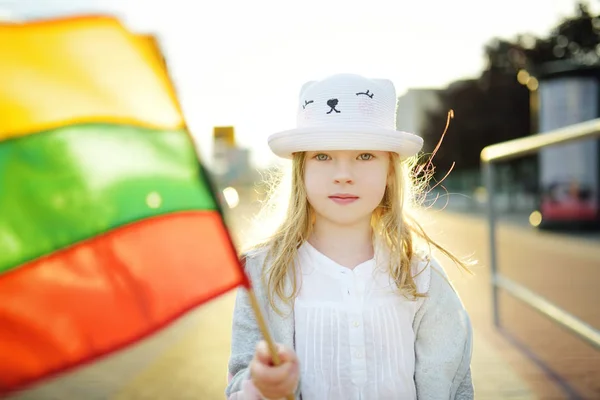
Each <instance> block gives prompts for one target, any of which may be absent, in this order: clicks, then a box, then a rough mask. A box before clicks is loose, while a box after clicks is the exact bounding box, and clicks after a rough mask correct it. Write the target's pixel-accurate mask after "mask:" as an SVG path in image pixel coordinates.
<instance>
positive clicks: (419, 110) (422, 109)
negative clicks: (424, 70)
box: [396, 88, 441, 134]
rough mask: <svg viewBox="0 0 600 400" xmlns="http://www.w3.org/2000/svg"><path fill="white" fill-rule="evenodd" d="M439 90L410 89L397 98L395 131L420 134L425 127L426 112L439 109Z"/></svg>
mask: <svg viewBox="0 0 600 400" xmlns="http://www.w3.org/2000/svg"><path fill="white" fill-rule="evenodd" d="M439 92H440V90H437V89H419V88H412V89H408V91H407V92H406V93H405V94H403V95H402V96H400V97H398V108H397V111H396V129H398V130H401V131H407V132H414V133H416V134H420V133H421V132H422V131H423V128H424V126H425V121H426V118H427V113H428V111H431V110H435V109H437V108H439V107H440V106H441V105H440V102H439V100H438V95H439Z"/></svg>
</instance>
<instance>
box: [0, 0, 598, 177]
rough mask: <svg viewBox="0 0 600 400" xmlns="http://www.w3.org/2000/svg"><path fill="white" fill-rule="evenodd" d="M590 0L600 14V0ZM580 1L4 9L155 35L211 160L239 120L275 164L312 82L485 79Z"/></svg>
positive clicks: (176, 2) (146, 2)
mask: <svg viewBox="0 0 600 400" xmlns="http://www.w3.org/2000/svg"><path fill="white" fill-rule="evenodd" d="M484 5H485V6H484ZM484 7H486V8H485V9H484ZM590 7H591V9H592V10H593V11H594V12H599V10H600V1H593V0H591V1H590ZM575 8H576V2H575V1H574V0H504V1H501V2H499V1H494V2H486V1H481V0H453V1H447V0H418V1H415V0H413V1H408V0H394V1H392V0H368V1H367V0H360V1H355V0H285V1H284V0H279V1H277V0H253V1H248V0H235V1H233V0H219V1H193V0H169V1H163V0H0V19H1V18H2V16H4V18H7V17H12V18H21V19H30V18H38V17H51V16H55V15H69V14H76V13H90V12H102V13H110V14H113V15H116V16H118V17H119V18H121V19H122V20H123V22H124V23H125V24H126V25H127V26H128V27H130V28H131V29H132V30H134V31H138V32H144V33H154V34H156V35H157V36H158V37H159V38H160V41H161V44H162V46H163V49H164V51H165V54H166V57H167V60H168V63H169V66H170V69H171V73H172V75H173V78H174V80H175V84H176V86H177V89H178V92H179V96H180V101H181V103H182V106H183V110H184V112H185V114H186V119H187V121H188V125H189V126H190V129H191V131H192V134H193V135H194V137H195V139H196V142H197V145H198V147H199V149H200V154H201V156H202V157H203V158H204V159H205V161H206V162H207V163H208V164H210V154H211V151H212V128H213V127H214V126H220V125H233V126H234V127H235V129H236V138H237V141H238V143H239V144H240V146H244V147H249V148H251V149H252V152H253V161H254V162H255V163H256V164H257V165H258V166H266V165H267V164H269V163H271V162H272V161H274V160H275V157H274V156H272V155H271V153H270V151H269V148H268V145H267V137H268V136H269V135H270V134H272V133H275V132H278V131H282V130H286V129H290V128H293V127H294V125H295V123H296V103H297V101H298V95H299V90H300V87H301V86H302V84H303V83H304V82H306V81H309V80H318V79H322V78H325V77H327V76H329V75H331V74H335V73H339V72H351V73H358V74H362V75H365V76H368V77H372V78H387V79H391V80H392V81H393V82H394V84H395V85H396V90H397V93H398V95H401V94H402V93H403V92H404V91H406V89H408V88H414V87H427V88H442V87H445V86H446V85H448V84H449V83H451V82H452V81H455V80H458V79H464V78H471V77H477V76H478V75H479V74H480V72H481V71H482V69H483V68H484V59H483V49H484V46H485V44H486V43H487V42H489V40H490V39H492V38H493V37H502V38H513V37H514V36H515V35H516V34H519V33H533V34H537V35H546V34H547V33H548V32H549V31H550V29H551V28H552V27H553V26H554V25H555V24H556V23H558V22H559V21H560V20H561V18H562V17H564V16H567V15H572V14H573V13H574V12H575ZM458 117H459V116H457V118H458Z"/></svg>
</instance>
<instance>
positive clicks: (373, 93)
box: [268, 74, 423, 158]
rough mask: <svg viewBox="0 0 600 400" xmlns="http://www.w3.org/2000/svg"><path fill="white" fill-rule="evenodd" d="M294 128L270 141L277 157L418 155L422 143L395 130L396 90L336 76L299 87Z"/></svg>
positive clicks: (384, 84)
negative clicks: (324, 153) (336, 152)
mask: <svg viewBox="0 0 600 400" xmlns="http://www.w3.org/2000/svg"><path fill="white" fill-rule="evenodd" d="M299 100H300V101H299V104H298V117H297V128H296V129H291V130H287V131H283V132H278V133H275V134H273V135H271V136H269V139H268V141H269V147H270V148H271V151H273V153H275V154H276V155H277V156H279V157H283V158H292V154H293V153H295V152H300V151H327V150H330V151H332V150H371V151H377V150H379V151H390V152H395V153H398V155H399V156H400V157H401V158H407V157H411V156H413V155H415V154H417V153H418V152H419V151H420V150H421V148H422V146H423V139H422V138H421V137H419V136H417V135H415V134H412V133H408V132H401V131H398V130H396V126H395V125H396V101H397V99H396V89H395V87H394V84H393V83H392V82H391V81H389V80H387V79H367V78H364V77H362V76H359V75H353V74H338V75H333V76H331V77H329V78H326V79H323V80H321V81H311V82H307V83H305V84H304V85H303V86H302V90H301V91H300V99H299Z"/></svg>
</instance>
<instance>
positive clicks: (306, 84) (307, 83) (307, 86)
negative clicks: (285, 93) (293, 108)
mask: <svg viewBox="0 0 600 400" xmlns="http://www.w3.org/2000/svg"><path fill="white" fill-rule="evenodd" d="M316 82H317V81H308V82H306V83H305V84H304V85H302V89H300V96H299V97H300V100H302V96H304V92H306V90H307V89H308V88H309V87H311V86H312V85H314V84H315V83H316Z"/></svg>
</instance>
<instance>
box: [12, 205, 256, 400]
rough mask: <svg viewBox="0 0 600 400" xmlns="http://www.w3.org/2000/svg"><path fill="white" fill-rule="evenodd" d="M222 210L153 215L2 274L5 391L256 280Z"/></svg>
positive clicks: (141, 334) (114, 345)
mask: <svg viewBox="0 0 600 400" xmlns="http://www.w3.org/2000/svg"><path fill="white" fill-rule="evenodd" d="M227 235H228V234H227V231H226V229H225V226H224V224H223V221H222V219H221V216H220V215H219V214H218V212H216V211H196V212H184V213H176V214H170V215H166V216H161V217H156V218H151V219H146V220H143V221H140V222H137V223H135V224H131V225H128V226H125V227H123V228H121V229H117V230H115V231H112V232H109V233H107V234H105V235H102V236H98V237H96V238H93V239H91V240H89V241H86V242H83V243H80V244H78V245H76V246H74V247H71V248H68V249H66V250H63V251H60V252H57V253H54V254H52V255H50V256H48V257H44V258H42V259H39V260H36V261H34V262H31V263H29V264H26V265H23V266H21V267H19V268H18V269H15V270H13V271H11V272H8V273H6V274H3V275H0V293H2V298H3V299H4V300H3V301H2V302H1V303H0V393H3V392H7V391H11V390H14V389H15V388H18V387H22V386H24V385H27V384H28V383H31V382H32V381H34V380H38V379H40V378H44V377H47V376H50V375H52V374H55V373H58V372H61V371H64V370H66V369H69V368H72V367H74V366H76V365H79V364H81V363H83V362H88V361H91V360H93V359H95V358H96V357H100V356H103V355H106V354H108V353H110V352H113V351H115V350H118V349H120V348H122V347H123V346H126V345H128V344H131V343H132V342H135V341H136V340H139V339H140V338H143V337H145V336H147V335H149V334H151V333H153V332H155V331H156V330H157V329H160V328H161V327H163V326H164V325H165V324H168V323H169V322H171V321H172V320H173V319H175V318H177V317H179V316H181V315H182V314H183V313H185V312H186V311H189V310H190V309H192V308H194V307H196V306H198V305H200V304H202V303H204V302H206V301H208V300H210V299H212V298H214V297H216V296H218V295H220V294H222V293H224V292H226V291H228V290H231V289H232V288H234V287H236V286H239V285H246V286H247V285H248V281H247V279H246V276H245V274H244V273H243V270H242V268H241V267H240V264H239V262H238V260H237V256H236V254H234V252H233V251H232V248H231V246H230V244H229V243H230V242H229V238H228V236H227Z"/></svg>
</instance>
